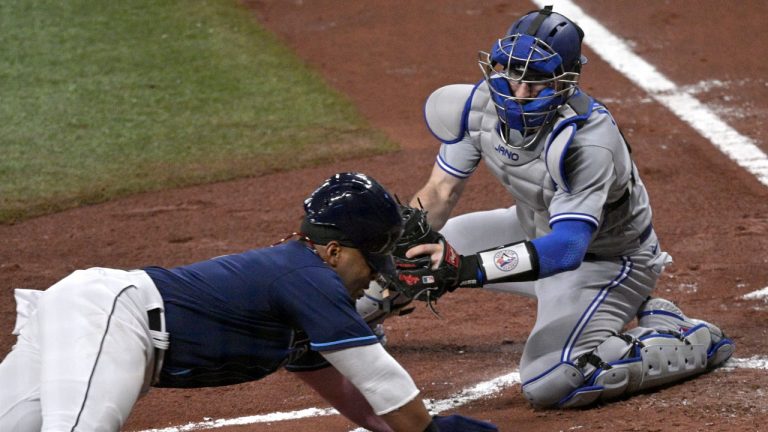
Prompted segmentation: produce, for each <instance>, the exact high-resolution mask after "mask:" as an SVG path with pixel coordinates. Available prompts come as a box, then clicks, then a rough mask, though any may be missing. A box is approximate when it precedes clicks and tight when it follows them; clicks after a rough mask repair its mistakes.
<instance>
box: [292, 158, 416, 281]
mask: <svg viewBox="0 0 768 432" xmlns="http://www.w3.org/2000/svg"><path fill="white" fill-rule="evenodd" d="M304 211H305V213H306V215H305V217H304V221H303V222H302V225H301V230H302V233H303V234H305V235H306V236H307V237H309V238H310V239H311V240H312V241H314V242H316V243H319V244H326V243H328V242H329V241H331V240H336V241H338V242H339V243H340V244H341V245H343V246H349V247H353V248H356V249H358V250H360V252H362V254H363V255H364V256H365V258H366V260H367V261H368V264H369V265H370V266H371V267H372V268H373V269H374V270H376V271H378V272H379V273H382V274H386V275H390V276H393V275H394V271H395V270H394V262H393V260H392V255H391V254H392V251H393V250H394V248H395V244H396V243H397V240H398V239H399V238H400V235H402V232H403V221H402V218H401V216H400V209H399V205H398V204H397V202H396V201H395V200H394V198H393V197H392V195H390V194H389V192H387V191H386V189H384V187H383V186H382V185H381V184H379V182H377V181H376V180H374V179H373V178H371V177H368V176H367V175H365V174H360V173H350V172H344V173H339V174H335V175H334V176H332V177H331V178H329V179H327V180H326V181H325V182H324V183H323V184H322V185H320V187H318V188H317V189H316V190H315V191H314V192H312V195H310V196H309V198H307V199H306V200H304Z"/></svg>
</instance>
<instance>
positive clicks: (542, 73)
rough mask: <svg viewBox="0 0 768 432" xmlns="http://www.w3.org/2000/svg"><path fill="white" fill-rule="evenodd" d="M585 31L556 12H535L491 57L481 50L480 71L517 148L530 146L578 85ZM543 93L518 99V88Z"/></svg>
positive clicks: (502, 129) (512, 29)
mask: <svg viewBox="0 0 768 432" xmlns="http://www.w3.org/2000/svg"><path fill="white" fill-rule="evenodd" d="M583 38H584V32H583V31H582V30H581V28H580V27H579V26H578V25H576V24H575V23H574V22H572V21H571V20H569V19H568V18H566V17H565V16H563V15H560V14H558V13H555V12H553V11H552V6H546V7H545V8H544V9H541V10H538V11H533V12H530V13H528V14H526V15H525V16H523V17H522V18H520V19H518V20H517V21H515V22H514V23H513V24H512V26H511V27H510V28H509V30H507V34H506V36H504V37H503V38H501V39H499V40H497V41H496V43H495V44H494V45H493V47H492V48H491V52H490V53H486V52H482V51H481V52H480V60H479V64H480V68H481V69H482V71H483V76H484V77H485V80H486V82H487V83H488V87H489V89H490V92H491V97H492V99H493V102H494V105H495V106H496V112H497V114H498V116H499V120H500V122H501V123H500V132H501V136H502V138H503V139H504V142H506V143H507V144H508V145H510V146H512V147H519V148H526V147H528V146H530V145H532V144H533V143H535V142H536V141H537V140H536V137H537V136H538V135H539V133H540V132H541V130H542V128H543V126H545V125H546V124H547V123H548V122H549V121H550V120H552V119H553V118H554V116H555V112H556V110H557V108H559V107H560V106H561V105H563V104H564V103H565V101H566V100H567V99H568V97H569V96H570V95H571V94H572V93H573V91H574V88H575V87H576V85H577V84H578V80H579V72H580V70H581V65H582V64H584V63H586V61H587V59H586V58H585V57H584V56H582V55H581V41H582V39H583ZM520 85H527V86H529V88H531V89H534V88H536V89H540V91H538V93H537V94H534V92H531V94H530V95H529V97H516V96H515V91H514V88H517V86H520Z"/></svg>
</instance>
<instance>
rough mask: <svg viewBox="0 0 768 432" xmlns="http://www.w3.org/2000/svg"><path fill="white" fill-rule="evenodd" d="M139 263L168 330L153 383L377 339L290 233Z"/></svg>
mask: <svg viewBox="0 0 768 432" xmlns="http://www.w3.org/2000/svg"><path fill="white" fill-rule="evenodd" d="M144 270H145V271H146V272H147V273H148V274H149V276H150V277H151V278H152V280H153V281H154V282H155V285H157V289H158V290H159V291H160V294H161V295H162V297H163V301H164V303H165V311H166V313H165V319H166V327H167V330H168V332H169V333H170V337H171V339H170V349H169V350H168V351H167V353H166V354H165V360H164V365H163V370H162V371H161V375H160V382H159V383H158V386H159V387H206V386H219V385H229V384H236V383H240V382H245V381H253V380H257V379H260V378H263V377H264V376H266V375H268V374H270V373H272V372H274V371H275V370H276V369H278V368H279V367H280V366H283V365H286V364H289V366H290V364H294V365H295V368H296V369H300V368H302V367H311V365H308V363H316V360H317V359H318V358H320V356H319V355H317V354H316V352H318V351H324V350H335V349H341V348H348V347H353V346H360V345H369V344H373V343H377V342H378V339H377V338H376V336H374V335H373V333H372V332H371V329H370V327H369V326H368V325H367V324H366V323H365V321H363V319H362V318H361V317H360V315H359V314H358V313H357V311H356V309H355V304H354V301H353V299H352V298H351V297H350V296H349V293H348V291H347V289H346V288H345V286H344V284H343V283H342V281H341V279H340V278H339V276H338V275H337V274H336V272H335V271H334V270H333V269H332V268H330V267H329V266H328V265H327V264H325V263H324V262H323V261H322V260H321V259H320V257H319V256H317V254H316V253H315V252H314V251H313V250H312V249H310V248H309V247H307V246H306V245H305V244H303V243H301V242H298V241H291V242H287V243H284V244H281V245H278V246H274V247H270V248H264V249H254V250H250V251H247V252H243V253H240V254H234V255H225V256H221V257H217V258H213V259H211V260H208V261H202V262H198V263H195V264H191V265H187V266H182V267H176V268H173V269H164V268H160V267H147V268H145V269H144ZM307 345H309V349H311V350H313V351H315V354H314V356H315V357H313V359H314V360H312V361H309V362H308V361H307V356H305V355H304V354H305V353H306V352H307V348H308V347H307ZM310 352H311V351H310ZM301 357H304V358H303V359H300V358H301ZM310 357H311V355H310Z"/></svg>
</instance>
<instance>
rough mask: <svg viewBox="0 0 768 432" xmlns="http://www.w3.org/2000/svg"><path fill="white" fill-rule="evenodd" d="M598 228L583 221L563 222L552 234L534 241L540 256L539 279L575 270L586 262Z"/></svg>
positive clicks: (553, 227) (556, 226) (554, 226)
mask: <svg viewBox="0 0 768 432" xmlns="http://www.w3.org/2000/svg"><path fill="white" fill-rule="evenodd" d="M595 229H596V227H595V226H594V225H592V224H590V223H588V222H585V221H581V220H568V219H567V220H562V221H559V222H555V223H554V224H553V225H552V232H551V233H549V234H547V235H545V236H543V237H539V238H536V239H533V241H531V243H533V247H534V248H536V252H537V253H538V256H539V278H545V277H548V276H552V275H554V274H557V273H562V272H564V271H569V270H575V269H577V268H578V267H579V266H580V265H581V262H582V261H583V260H584V255H585V254H586V253H587V248H588V247H589V243H590V240H591V239H592V233H594V232H595Z"/></svg>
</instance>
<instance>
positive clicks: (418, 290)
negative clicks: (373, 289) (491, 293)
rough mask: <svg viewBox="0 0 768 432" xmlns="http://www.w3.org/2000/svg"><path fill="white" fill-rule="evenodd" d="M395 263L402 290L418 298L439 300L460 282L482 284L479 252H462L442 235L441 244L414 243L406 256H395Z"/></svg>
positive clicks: (472, 284)
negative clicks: (466, 254)
mask: <svg viewBox="0 0 768 432" xmlns="http://www.w3.org/2000/svg"><path fill="white" fill-rule="evenodd" d="M395 265H396V266H397V274H398V279H399V282H400V283H399V284H398V290H400V291H402V292H404V293H405V294H406V295H408V296H410V297H412V298H415V299H416V300H422V301H431V300H436V299H438V298H440V297H441V296H442V295H443V294H445V293H446V292H450V291H454V290H455V289H456V288H458V287H460V286H462V287H476V286H479V285H478V281H477V258H476V257H475V255H470V256H468V257H463V256H461V255H459V254H458V253H457V252H456V250H455V249H454V248H453V247H452V246H451V245H450V244H449V243H448V242H447V241H445V239H444V238H442V236H441V239H440V243H439V244H424V245H418V246H414V247H413V248H411V249H409V250H408V252H407V253H406V257H405V258H397V257H395Z"/></svg>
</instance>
